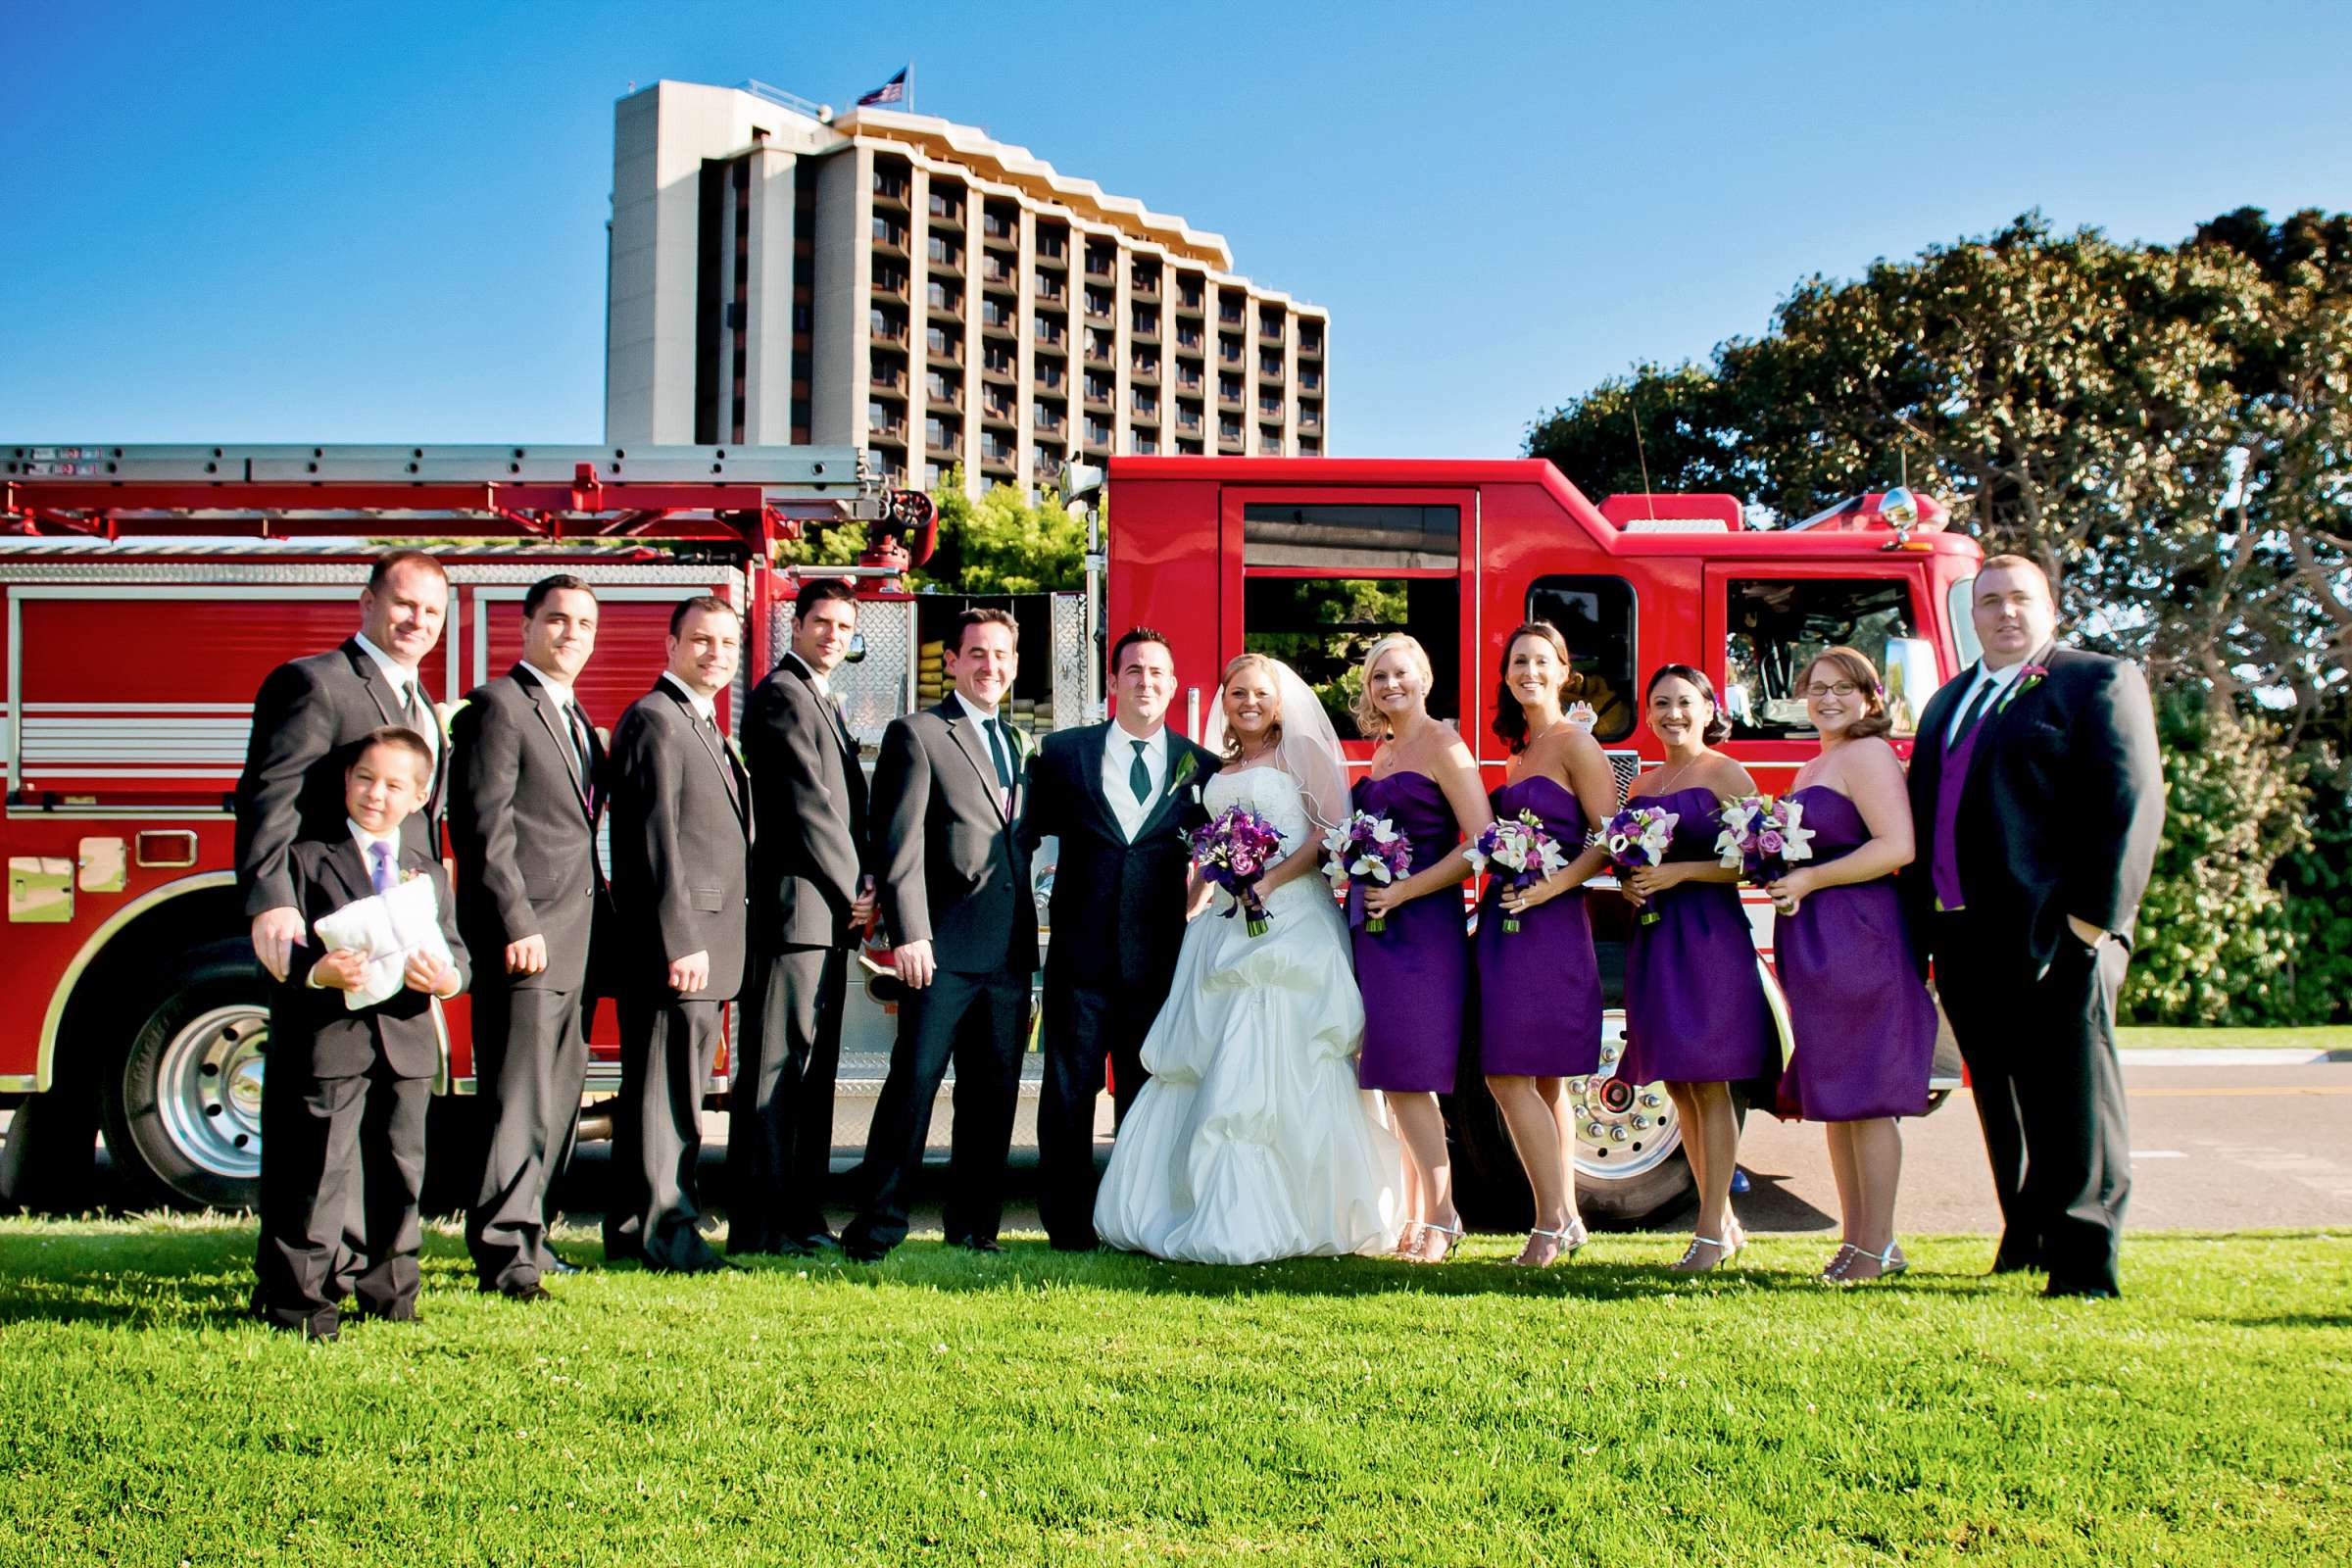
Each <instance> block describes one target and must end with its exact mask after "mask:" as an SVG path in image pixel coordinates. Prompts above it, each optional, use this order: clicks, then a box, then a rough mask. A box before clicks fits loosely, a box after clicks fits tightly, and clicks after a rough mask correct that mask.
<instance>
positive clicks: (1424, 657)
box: [1348, 631, 1438, 741]
mask: <svg viewBox="0 0 2352 1568" xmlns="http://www.w3.org/2000/svg"><path fill="white" fill-rule="evenodd" d="M1399 650H1401V651H1402V652H1403V654H1404V657H1405V658H1407V659H1409V660H1411V661H1412V664H1413V668H1414V669H1416V670H1418V671H1420V674H1421V700H1422V701H1423V702H1424V703H1426V702H1428V701H1429V693H1430V688H1431V687H1433V686H1435V685H1437V683H1438V676H1437V671H1435V670H1434V669H1432V668H1430V664H1429V650H1428V649H1426V648H1424V647H1422V646H1421V644H1420V642H1419V641H1418V640H1416V639H1415V638H1413V637H1412V636H1411V635H1410V634H1408V633H1405V632H1401V631H1393V632H1391V633H1389V634H1388V635H1387V636H1386V637H1383V638H1381V639H1380V640H1379V641H1377V642H1375V643H1373V645H1372V646H1371V647H1369V648H1367V649H1365V650H1364V666H1363V690H1361V691H1359V692H1357V693H1356V694H1355V706H1354V707H1352V708H1350V709H1349V710H1348V712H1349V713H1351V714H1353V715H1354V718H1355V727H1356V728H1357V729H1358V730H1361V731H1362V732H1363V735H1364V738H1365V739H1367V740H1375V741H1376V740H1380V739H1382V738H1384V737H1385V736H1387V734H1388V733H1389V715H1388V714H1386V713H1384V712H1382V711H1380V707H1379V705H1378V704H1376V703H1374V702H1373V701H1372V666H1373V665H1374V664H1377V663H1379V662H1380V660H1381V656H1382V655H1384V654H1388V653H1393V652H1397V651H1399Z"/></svg>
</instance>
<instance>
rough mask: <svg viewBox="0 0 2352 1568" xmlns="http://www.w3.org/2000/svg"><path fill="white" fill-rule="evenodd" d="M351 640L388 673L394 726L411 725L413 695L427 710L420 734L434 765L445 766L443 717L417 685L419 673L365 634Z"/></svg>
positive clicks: (379, 667)
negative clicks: (442, 763)
mask: <svg viewBox="0 0 2352 1568" xmlns="http://www.w3.org/2000/svg"><path fill="white" fill-rule="evenodd" d="M351 640H352V641H353V642H355V643H358V644H359V645H360V652H361V653H363V654H366V655H367V656H368V659H369V660H371V661H373V662H374V664H375V667H376V668H377V669H380V670H382V671H383V672H384V679H385V680H387V681H389V682H390V683H391V685H392V708H393V711H394V713H395V714H396V715H397V716H396V718H395V719H394V722H396V723H398V724H400V725H402V726H403V727H404V728H405V727H407V726H408V725H409V723H410V719H409V715H408V713H407V711H406V710H407V708H408V703H409V694H410V693H411V692H415V693H416V694H417V706H418V707H419V708H421V709H423V710H424V722H423V723H421V724H418V725H417V726H416V729H417V734H419V735H421V736H423V737H424V744H425V745H427V746H429V747H431V748H432V749H433V765H434V766H435V767H438V766H439V765H440V762H441V716H440V715H439V714H438V713H435V712H434V711H433V700H432V699H431V698H429V697H427V696H425V695H424V688H423V687H422V686H420V685H418V684H417V672H416V671H415V670H413V669H411V668H409V666H408V665H406V664H404V663H402V662H400V661H399V660H397V659H394V658H393V657H392V656H391V655H390V654H387V653H385V652H384V651H383V650H382V649H381V648H378V647H376V646H375V644H373V643H371V642H369V641H368V634H367V633H366V632H364V631H355V632H353V633H352V634H351Z"/></svg>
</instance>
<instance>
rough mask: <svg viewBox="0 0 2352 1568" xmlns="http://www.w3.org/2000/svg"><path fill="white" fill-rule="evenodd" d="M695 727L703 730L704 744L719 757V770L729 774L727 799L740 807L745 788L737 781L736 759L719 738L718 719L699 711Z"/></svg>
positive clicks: (713, 754) (712, 754)
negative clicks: (729, 753) (728, 753)
mask: <svg viewBox="0 0 2352 1568" xmlns="http://www.w3.org/2000/svg"><path fill="white" fill-rule="evenodd" d="M694 727H695V728H696V729H697V730H699V731H701V732H702V737H703V744H704V745H705V746H708V747H709V748H711V756H712V757H714V758H716V759H718V770H719V771H720V772H722V773H724V774H726V776H727V799H729V800H731V801H733V802H734V803H735V804H736V805H737V806H739V807H740V806H741V805H742V804H743V790H742V787H741V786H740V785H738V784H737V783H736V782H735V759H734V758H732V757H730V756H728V755H727V746H726V742H724V741H722V740H720V739H719V735H718V721H717V720H716V719H713V718H711V717H710V716H709V715H708V714H704V713H700V712H698V713H697V714H696V715H695V720H694Z"/></svg>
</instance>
